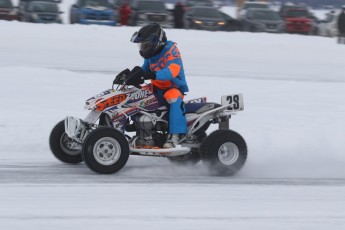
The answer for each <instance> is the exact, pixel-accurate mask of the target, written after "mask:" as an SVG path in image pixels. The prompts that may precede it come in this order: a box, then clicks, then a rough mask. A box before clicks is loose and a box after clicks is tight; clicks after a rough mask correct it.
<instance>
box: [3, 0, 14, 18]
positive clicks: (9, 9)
mask: <svg viewBox="0 0 345 230" xmlns="http://www.w3.org/2000/svg"><path fill="white" fill-rule="evenodd" d="M0 20H9V21H11V20H18V13H17V7H14V6H13V4H12V2H11V0H0Z"/></svg>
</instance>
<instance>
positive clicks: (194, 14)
mask: <svg viewBox="0 0 345 230" xmlns="http://www.w3.org/2000/svg"><path fill="white" fill-rule="evenodd" d="M185 25H186V28H187V29H197V30H227V22H226V20H225V18H224V16H223V14H222V13H220V11H219V10H218V9H217V8H214V7H209V6H196V7H192V8H190V9H189V10H188V12H187V14H186V15H185Z"/></svg>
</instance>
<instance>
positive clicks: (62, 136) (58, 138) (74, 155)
mask: <svg viewBox="0 0 345 230" xmlns="http://www.w3.org/2000/svg"><path fill="white" fill-rule="evenodd" d="M49 145H50V149H51V151H52V153H53V154H54V156H55V157H56V158H57V159H59V160H60V161H62V162H65V163H70V164H77V163H80V162H82V161H83V160H82V158H81V149H73V148H72V147H73V146H74V145H76V143H74V142H73V141H72V139H71V138H69V137H68V136H67V134H66V133H65V121H64V120H62V121H60V122H59V123H58V124H57V125H56V126H55V127H54V128H53V130H52V131H51V133H50V137H49Z"/></svg>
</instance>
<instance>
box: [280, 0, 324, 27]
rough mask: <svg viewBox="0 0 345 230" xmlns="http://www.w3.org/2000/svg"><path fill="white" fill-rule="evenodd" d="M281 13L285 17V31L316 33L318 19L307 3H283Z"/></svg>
mask: <svg viewBox="0 0 345 230" xmlns="http://www.w3.org/2000/svg"><path fill="white" fill-rule="evenodd" d="M279 14H280V16H281V17H282V18H284V19H285V24H286V27H285V31H286V32H288V33H303V34H315V33H316V31H317V24H318V19H317V18H316V17H315V16H314V15H313V14H312V13H311V12H310V11H309V9H308V7H307V6H305V5H283V6H282V7H281V8H280V10H279Z"/></svg>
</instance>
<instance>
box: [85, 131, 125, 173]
mask: <svg viewBox="0 0 345 230" xmlns="http://www.w3.org/2000/svg"><path fill="white" fill-rule="evenodd" d="M128 157H129V145H128V141H127V139H126V137H125V136H124V135H123V134H122V133H121V132H120V131H118V130H116V129H114V128H110V127H101V128H98V129H96V130H94V131H93V132H92V133H90V134H89V135H88V136H87V138H86V140H85V141H84V144H83V149H82V158H83V160H84V162H85V164H86V165H87V166H88V167H89V168H90V169H91V170H92V171H94V172H97V173H101V174H113V173H115V172H117V171H119V170H120V169H122V167H123V166H125V164H126V163H127V160H128Z"/></svg>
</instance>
